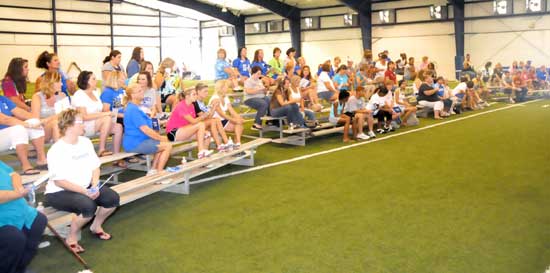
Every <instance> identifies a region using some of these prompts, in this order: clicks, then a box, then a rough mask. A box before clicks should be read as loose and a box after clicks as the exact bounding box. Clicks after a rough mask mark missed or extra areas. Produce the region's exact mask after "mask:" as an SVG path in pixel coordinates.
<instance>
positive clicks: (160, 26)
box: [158, 9, 162, 62]
mask: <svg viewBox="0 0 550 273" xmlns="http://www.w3.org/2000/svg"><path fill="white" fill-rule="evenodd" d="M158 11H159V58H160V59H159V61H161V62H162V12H161V11H160V9H159V10H158Z"/></svg>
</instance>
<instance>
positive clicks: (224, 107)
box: [208, 80, 244, 149]
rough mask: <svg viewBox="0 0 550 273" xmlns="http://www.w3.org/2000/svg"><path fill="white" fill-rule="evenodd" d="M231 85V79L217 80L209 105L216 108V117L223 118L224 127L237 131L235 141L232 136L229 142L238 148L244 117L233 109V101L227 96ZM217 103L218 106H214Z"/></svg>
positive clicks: (226, 129)
mask: <svg viewBox="0 0 550 273" xmlns="http://www.w3.org/2000/svg"><path fill="white" fill-rule="evenodd" d="M229 85H230V82H229V80H219V81H217V82H216V86H215V87H214V95H212V97H210V101H209V102H208V105H209V106H210V107H211V109H214V111H215V113H214V117H215V118H219V119H220V120H221V123H222V125H223V129H224V130H225V131H227V132H234V133H235V142H233V140H232V139H231V138H230V139H229V142H228V143H229V144H231V145H232V146H233V148H236V149H238V148H239V147H240V146H241V136H242V134H243V123H244V119H243V118H242V117H241V116H240V115H239V114H238V113H237V112H236V111H235V109H233V106H231V101H229V98H228V97H227V96H226V93H227V89H228V88H229ZM216 104H217V107H214V105H216Z"/></svg>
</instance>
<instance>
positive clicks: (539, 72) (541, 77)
mask: <svg viewBox="0 0 550 273" xmlns="http://www.w3.org/2000/svg"><path fill="white" fill-rule="evenodd" d="M537 79H538V80H541V81H545V80H546V71H544V70H540V68H537Z"/></svg>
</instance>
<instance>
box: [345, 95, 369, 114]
mask: <svg viewBox="0 0 550 273" xmlns="http://www.w3.org/2000/svg"><path fill="white" fill-rule="evenodd" d="M365 108H366V103H365V101H364V100H363V99H358V98H356V97H355V96H350V97H349V99H348V102H347V103H346V107H345V108H344V112H355V111H357V110H362V109H365Z"/></svg>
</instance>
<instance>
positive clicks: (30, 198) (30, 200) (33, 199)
mask: <svg viewBox="0 0 550 273" xmlns="http://www.w3.org/2000/svg"><path fill="white" fill-rule="evenodd" d="M28 189H29V193H28V194H27V199H28V200H27V203H29V205H30V206H32V207H34V205H35V204H36V194H35V192H34V188H33V187H28Z"/></svg>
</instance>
